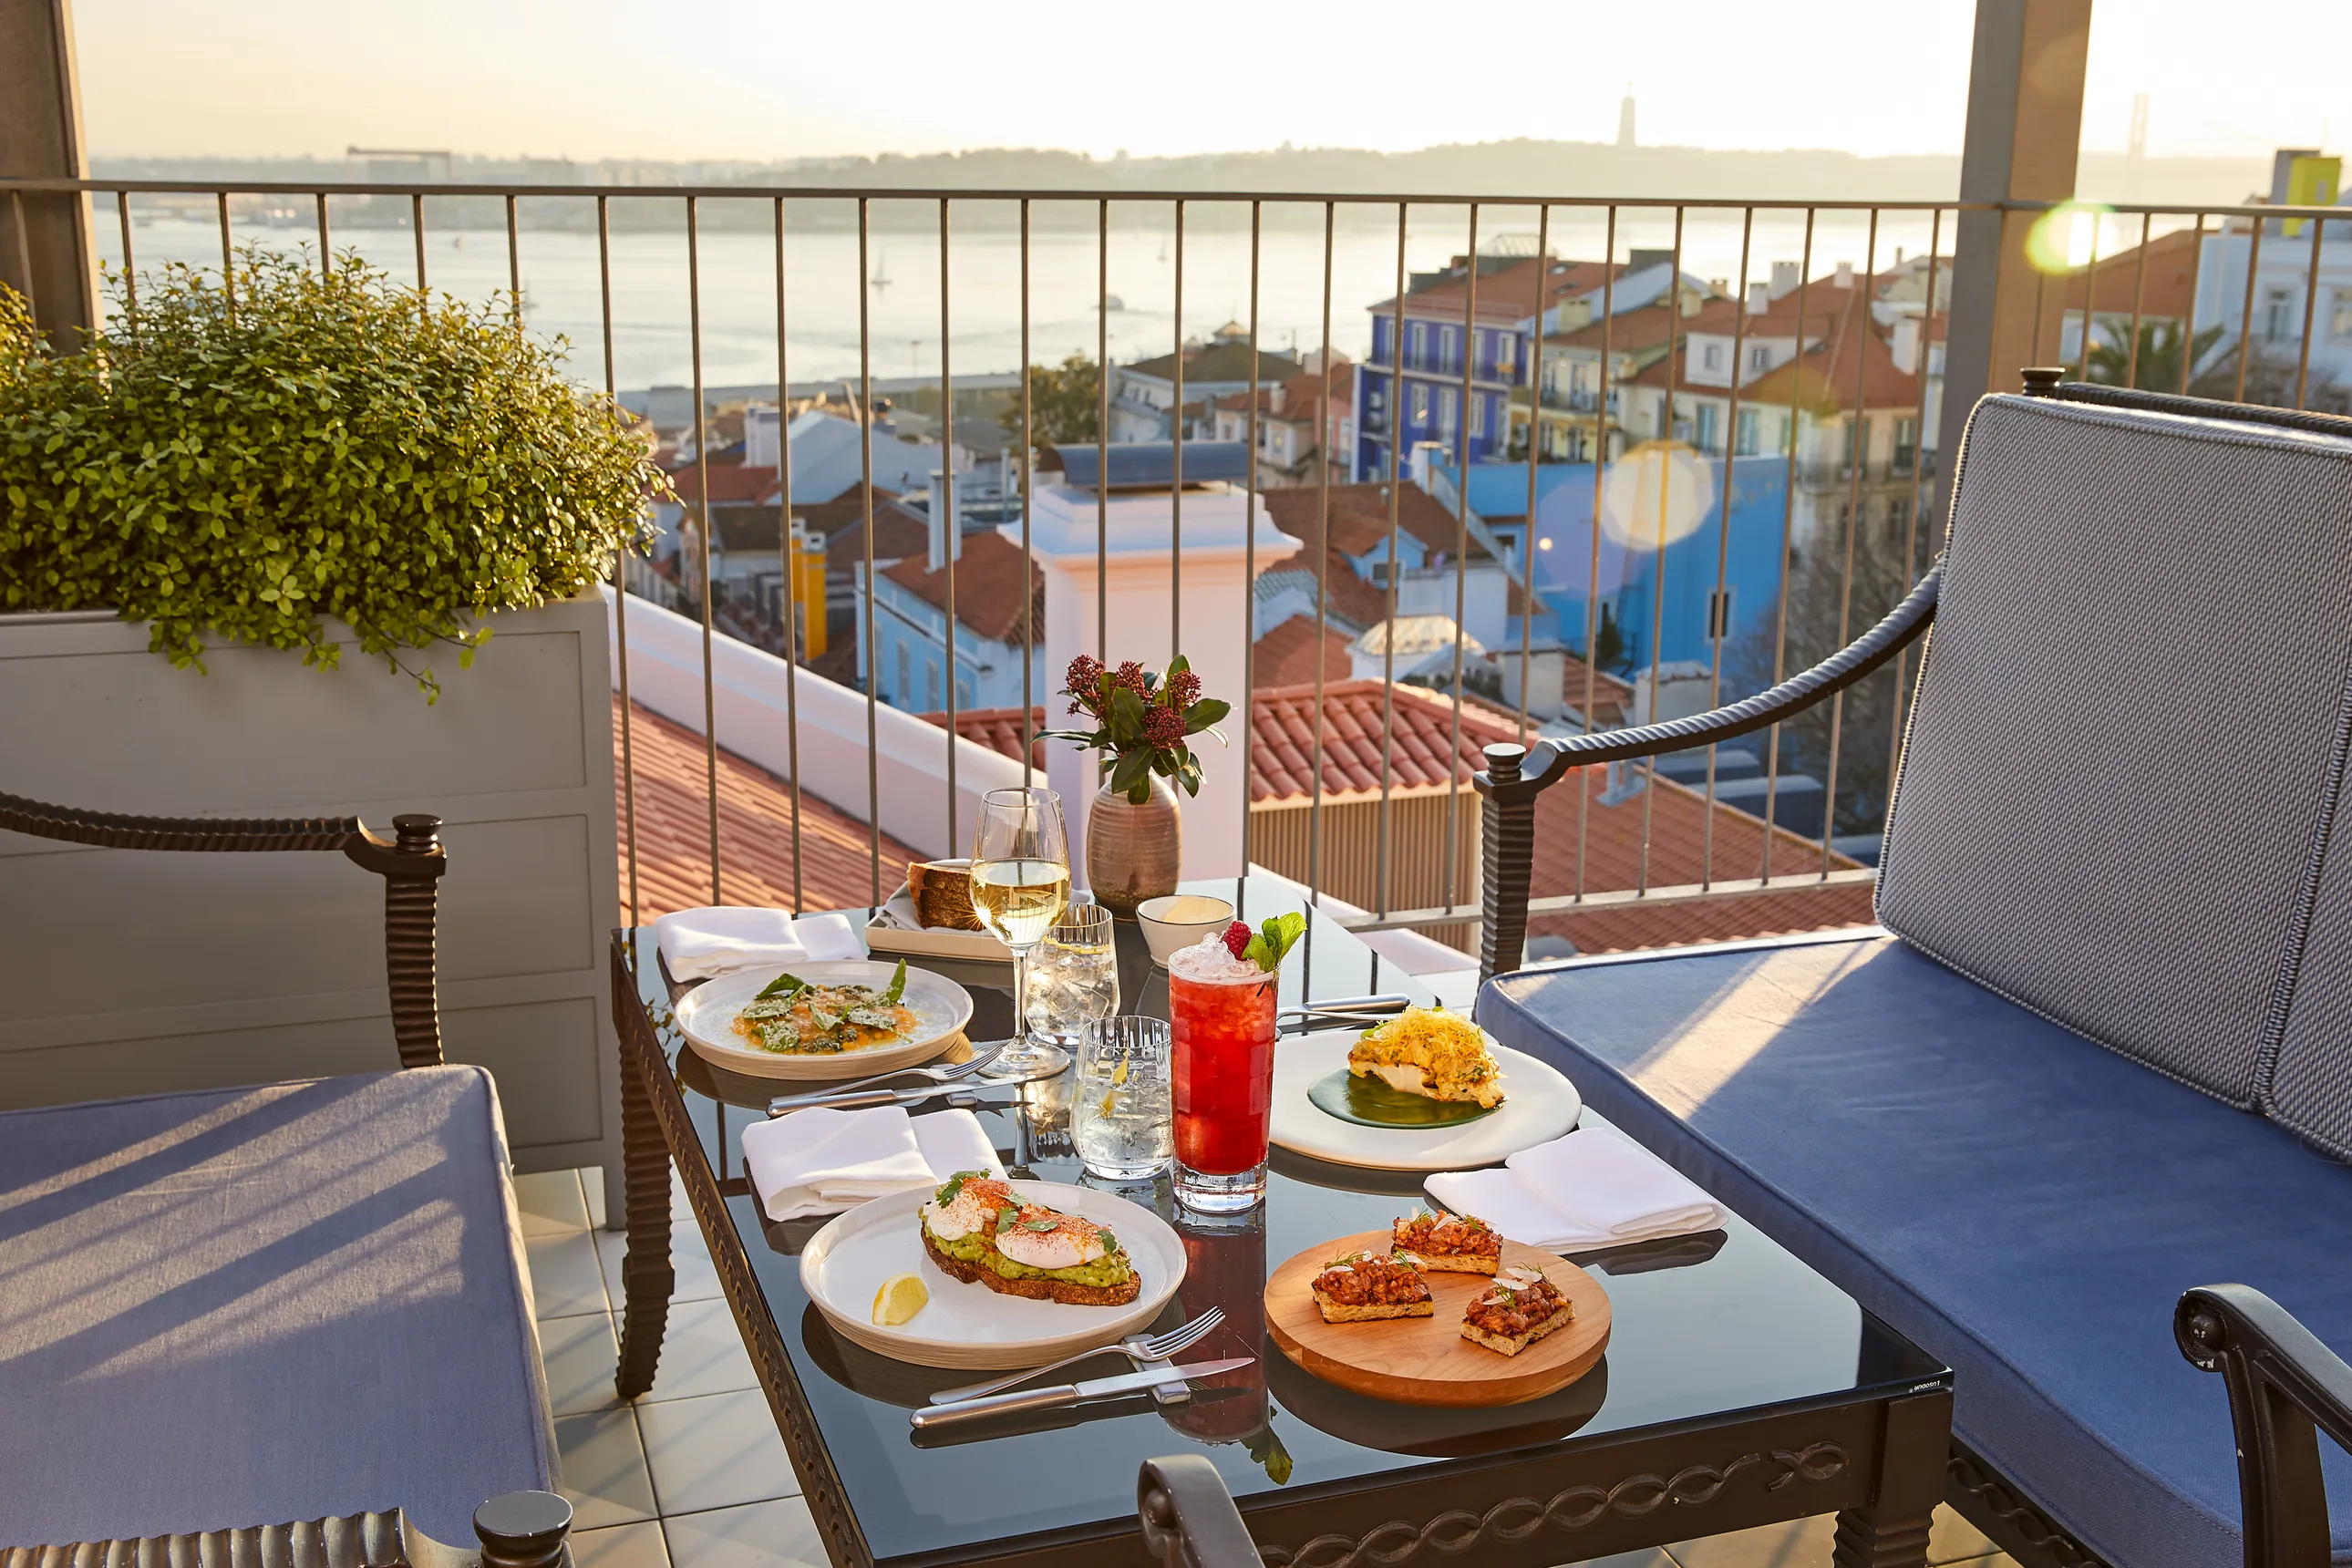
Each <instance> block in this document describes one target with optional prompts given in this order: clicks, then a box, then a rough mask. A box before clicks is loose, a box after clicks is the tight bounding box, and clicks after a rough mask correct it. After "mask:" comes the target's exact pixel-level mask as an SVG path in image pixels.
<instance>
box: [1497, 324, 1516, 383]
mask: <svg viewBox="0 0 2352 1568" xmlns="http://www.w3.org/2000/svg"><path fill="white" fill-rule="evenodd" d="M1518 355H1519V340H1518V339H1517V336H1515V335H1514V334H1512V333H1510V332H1496V334H1495V369H1496V371H1497V372H1499V373H1501V374H1506V375H1507V374H1510V369H1511V366H1512V365H1514V364H1516V363H1518Z"/></svg>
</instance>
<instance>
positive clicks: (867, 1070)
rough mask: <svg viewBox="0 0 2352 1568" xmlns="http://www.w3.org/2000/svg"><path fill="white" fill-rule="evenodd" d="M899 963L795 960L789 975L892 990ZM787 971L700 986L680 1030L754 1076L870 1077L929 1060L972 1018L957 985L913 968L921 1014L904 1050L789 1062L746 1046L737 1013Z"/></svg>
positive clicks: (683, 1001)
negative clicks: (737, 1028)
mask: <svg viewBox="0 0 2352 1568" xmlns="http://www.w3.org/2000/svg"><path fill="white" fill-rule="evenodd" d="M897 969H898V964H897V963H895V962H893V963H879V962H877V961H876V960H873V959H867V958H854V959H839V960H835V961H832V962H829V963H795V964H793V965H792V966H791V969H790V973H793V974H796V975H798V976H799V977H800V978H802V979H803V980H805V981H807V982H808V983H809V984H812V985H872V986H876V987H877V988H878V987H882V986H887V985H888V984H890V976H891V974H892V973H894V972H895V971H896V970H897ZM782 973H786V970H785V969H784V968H783V967H782V966H777V967H772V968H769V967H763V968H760V969H739V970H737V971H736V972H735V973H732V974H722V975H720V976H719V978H718V979H716V980H713V981H710V982H709V983H708V984H702V985H698V986H696V987H695V988H694V989H693V990H691V991H689V992H688V993H687V994H685V995H683V996H681V997H679V998H678V1002H677V1026H678V1028H679V1029H680V1030H681V1031H682V1032H683V1033H684V1034H685V1036H686V1039H687V1043H688V1045H690V1046H692V1047H694V1050H695V1054H696V1055H697V1056H699V1057H700V1058H702V1059H703V1060H705V1061H707V1062H709V1063H710V1064H711V1065H712V1066H714V1067H722V1068H726V1069H727V1070H728V1071H730V1072H738V1073H742V1074H744V1075H746V1076H748V1077H751V1078H774V1079H836V1078H864V1077H866V1076H867V1075H869V1074H873V1073H885V1072H895V1071H897V1070H898V1068H909V1067H913V1066H914V1065H915V1064H916V1063H917V1062H922V1061H929V1059H930V1058H933V1057H935V1056H937V1055H939V1054H940V1051H942V1050H944V1049H946V1048H947V1044H948V1042H949V1041H950V1040H951V1039H953V1038H954V1037H956V1034H957V1033H958V1031H960V1030H961V1029H962V1027H963V1026H964V1025H966V1024H967V1023H969V1022H971V992H969V991H966V990H965V989H964V988H963V987H962V986H961V985H958V984H956V983H955V982H954V981H952V980H949V979H945V978H943V977H941V976H940V975H937V974H933V973H931V972H930V971H929V970H927V969H917V968H916V967H915V966H914V965H912V964H908V966H907V992H906V995H905V996H904V997H903V998H902V1000H903V1001H904V1002H905V1003H906V1005H908V1006H909V1007H911V1008H913V1009H914V1010H915V1037H914V1038H912V1039H910V1040H908V1041H906V1042H904V1043H903V1044H900V1045H895V1046H890V1045H885V1046H870V1047H867V1048H866V1049H865V1050H862V1051H842V1052H840V1053H838V1054H837V1055H834V1056H823V1057H791V1056H783V1055H780V1054H779V1053H777V1052H774V1051H763V1050H759V1049H757V1048H755V1047H752V1046H751V1045H748V1044H746V1043H745V1041H744V1039H743V1037H742V1036H740V1035H739V1034H737V1033H736V1032H735V1016H736V1015H737V1014H739V1013H740V1012H742V1010H743V1008H744V1006H745V1005H746V1004H748V1003H750V1002H751V999H752V998H753V997H755V996H757V995H759V994H760V993H761V992H762V991H764V990H766V989H767V988H768V986H769V985H770V984H772V982H773V981H774V980H775V978H776V976H778V975H779V974H782Z"/></svg>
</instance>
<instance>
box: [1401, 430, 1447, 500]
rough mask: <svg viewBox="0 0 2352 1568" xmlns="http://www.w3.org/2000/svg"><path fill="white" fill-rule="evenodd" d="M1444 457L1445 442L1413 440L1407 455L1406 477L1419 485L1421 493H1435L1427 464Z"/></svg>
mask: <svg viewBox="0 0 2352 1568" xmlns="http://www.w3.org/2000/svg"><path fill="white" fill-rule="evenodd" d="M1444 457H1445V444H1444V442H1442V441H1416V442H1414V443H1413V444H1412V452H1411V453H1410V454H1408V456H1407V467H1406V477H1407V478H1409V479H1412V482H1413V483H1414V484H1416V485H1419V486H1420V487H1421V488H1422V490H1423V493H1425V494H1428V495H1435V494H1436V493H1437V491H1436V489H1435V488H1434V484H1433V480H1432V479H1431V478H1430V472H1429V466H1430V464H1431V463H1432V462H1433V461H1440V460H1443V459H1444Z"/></svg>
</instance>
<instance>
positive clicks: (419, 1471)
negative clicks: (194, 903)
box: [0, 795, 572, 1568]
mask: <svg viewBox="0 0 2352 1568" xmlns="http://www.w3.org/2000/svg"><path fill="white" fill-rule="evenodd" d="M440 826H441V824H440V819H439V818H438V817H436V816H399V817H395V818H394V822H393V828H394V832H393V836H392V837H383V836H382V835H379V834H376V833H373V832H371V831H369V830H368V829H367V828H366V827H365V826H363V825H362V824H361V822H360V821H359V820H358V819H357V818H355V817H339V818H309V819H283V820H272V819H250V820H216V819H208V818H161V817H139V816H117V815H112V814H107V813H98V812H82V811H75V810H71V809H68V808H64V807H59V806H54V805H44V804H41V803H39V802H37V801H30V800H26V799H22V798H20V797H17V796H14V795H0V829H5V830H7V831H11V832H15V833H20V834H26V835H30V836H32V837H40V838H47V839H56V840H61V841H65V842H68V843H74V844H84V845H91V846H98V847H110V848H121V849H141V850H165V851H183V852H190V851H194V852H212V851H239V852H258V851H316V852H334V853H340V854H342V855H344V856H345V857H347V858H350V859H351V860H352V861H354V862H355V863H357V864H358V865H360V866H362V867H364V868H367V869H368V870H370V871H373V872H374V873H376V874H377V875H378V876H381V877H382V878H383V879H384V934H385V970H386V979H387V981H388V983H389V991H390V999H391V1013H392V1024H393V1036H394V1043H395V1046H396V1049H397V1054H398V1058H399V1062H400V1069H401V1070H399V1071H398V1072H394V1073H385V1074H381V1075H371V1076H368V1077H364V1078H351V1079H322V1080H319V1081H318V1082H316V1083H310V1084H280V1085H268V1086H261V1087H258V1088H256V1089H246V1090H227V1091H206V1092H201V1093H192V1094H165V1095H154V1096H145V1097H141V1098H139V1099H135V1100H116V1101H106V1102H101V1103H98V1104H91V1105H81V1106H67V1107H52V1108H45V1109H39V1110H16V1111H9V1112H0V1194H5V1196H6V1200H7V1201H5V1202H0V1265H5V1272H6V1273H7V1274H8V1277H9V1278H10V1279H11V1281H12V1283H11V1294H10V1310H9V1311H8V1312H7V1313H6V1314H5V1317H0V1405H5V1406H6V1407H7V1408H8V1409H9V1411H10V1415H11V1421H10V1422H9V1423H8V1424H7V1430H8V1433H12V1434H15V1436H8V1435H5V1434H0V1473H6V1474H8V1475H9V1476H10V1478H11V1479H10V1483H9V1486H8V1487H7V1488H5V1489H0V1568H69V1565H70V1568H89V1565H90V1564H93V1563H103V1564H110V1565H112V1564H121V1565H123V1568H130V1565H131V1564H136V1563H186V1564H194V1565H197V1568H213V1565H215V1564H219V1565H220V1568H229V1565H231V1564H236V1563H280V1564H284V1565H286V1568H399V1565H403V1564H407V1565H413V1568H469V1565H470V1564H473V1563H484V1564H490V1565H493V1568H552V1565H553V1564H555V1563H559V1562H561V1561H562V1560H563V1558H564V1553H565V1541H566V1538H567V1536H568V1534H569V1531H570V1529H571V1522H572V1510H571V1506H570V1505H569V1504H568V1503H566V1502H565V1501H564V1500H563V1499H562V1497H560V1496H558V1495H556V1494H555V1493H554V1492H553V1491H552V1490H551V1489H550V1488H551V1487H552V1485H553V1484H554V1481H555V1463H554V1443H553V1436H552V1424H551V1418H550V1416H549V1414H548V1402H547V1394H546V1388H545V1384H544V1378H543V1374H542V1373H541V1370H540V1365H539V1359H538V1346H537V1340H536V1335H535V1332H534V1331H533V1329H532V1326H531V1322H530V1310H529V1304H530V1294H529V1285H528V1276H527V1275H526V1274H524V1273H523V1272H522V1263H521V1258H520V1236H519V1231H518V1227H517V1225H516V1221H515V1211H514V1204H513V1196H512V1189H511V1187H510V1186H509V1184H508V1179H507V1167H506V1160H505V1145H504V1135H503V1131H502V1129H501V1123H500V1120H499V1115H498V1104H497V1097H496V1091H495V1089H494V1087H493V1086H492V1085H491V1083H490V1081H489V1079H488V1074H486V1073H484V1072H482V1071H481V1070H480V1069H479V1068H466V1067H449V1066H446V1065H444V1063H443V1061H442V1056H441V1035H440V1024H439V1017H438V1011H437V1005H436V993H435V980H434V968H435V962H434V960H435V955H434V933H435V915H436V898H437V890H438V886H439V880H440V878H441V875H442V873H443V871H444V870H445V869H446V857H445V854H444V851H443V848H442V846H441V844H440V840H439V828H440ZM191 1194H193V1197H192V1196H191ZM93 1271H95V1273H96V1274H97V1275H100V1276H103V1277H104V1286H105V1288H104V1289H103V1290H100V1289H93V1279H92V1278H91V1276H92V1272H93ZM458 1285H462V1287H463V1289H451V1287H453V1286H458ZM518 1308H519V1309H520V1310H518ZM322 1317H323V1318H330V1319H336V1320H338V1321H335V1322H331V1323H329V1324H327V1325H326V1326H324V1327H321V1325H320V1322H319V1320H320V1318H322ZM159 1345H161V1346H162V1347H163V1348H161V1349H160V1350H158V1349H157V1348H156V1347H157V1346H159ZM126 1357H128V1358H129V1360H130V1361H131V1363H133V1364H131V1366H130V1367H129V1368H128V1369H127V1370H118V1369H121V1368H122V1366H123V1363H124V1361H125V1358H126ZM436 1363H446V1364H436ZM467 1384H473V1385H474V1386H471V1387H468V1386H467ZM93 1390H95V1392H92V1391H93ZM428 1434H429V1438H427V1440H425V1441H419V1439H420V1437H426V1435H428ZM469 1456H470V1458H469ZM469 1464H475V1465H479V1466H480V1467H481V1468H480V1469H478V1471H477V1472H476V1474H477V1478H478V1479H476V1481H475V1482H474V1483H473V1485H472V1487H471V1489H470V1496H468V1495H467V1494H468V1482H467V1479H466V1476H465V1474H464V1469H465V1467H467V1465H469ZM411 1477H415V1478H416V1479H415V1480H414V1481H413V1482H412V1480H411V1479H409V1478H411ZM518 1481H520V1482H522V1483H524V1484H523V1485H521V1486H520V1488H515V1487H514V1483H515V1482H518ZM500 1483H504V1484H500ZM411 1484H414V1485H415V1486H416V1487H417V1489H420V1490H423V1491H427V1492H432V1493H434V1494H436V1495H435V1496H434V1497H433V1498H432V1499H431V1500H430V1501H429V1502H421V1501H420V1500H418V1499H415V1498H413V1497H409V1496H404V1495H394V1496H384V1495H383V1492H384V1491H385V1490H387V1489H394V1490H396V1489H404V1488H406V1487H408V1486H410V1485H411ZM510 1488H512V1489H510ZM491 1492H496V1493H497V1495H495V1496H490V1497H489V1499H488V1501H481V1499H483V1498H484V1497H485V1496H486V1495H488V1493H491ZM354 1493H363V1494H366V1495H365V1497H364V1500H363V1501H362V1499H360V1498H356V1497H355V1496H354ZM375 1502H389V1503H393V1504H394V1505H396V1506H394V1507H393V1508H391V1509H389V1510H383V1511H368V1510H365V1508H364V1503H375ZM477 1503H478V1505H479V1506H478V1507H476V1506H474V1505H475V1504H477ZM355 1504H357V1505H360V1506H361V1507H362V1510H361V1511H350V1510H352V1508H353V1507H354V1506H355ZM420 1508H421V1509H423V1510H425V1511H424V1513H423V1514H422V1516H420V1514H419V1512H418V1510H420ZM239 1509H250V1510H255V1511H254V1512H245V1513H242V1514H240V1513H238V1512H237V1511H236V1510H239ZM260 1510H268V1511H260ZM404 1510H405V1511H404ZM256 1512H258V1516H259V1518H260V1519H263V1520H268V1519H278V1520H283V1519H284V1518H285V1517H286V1516H287V1514H289V1513H299V1514H300V1515H302V1518H301V1520H300V1521H298V1522H291V1523H286V1522H273V1523H262V1522H257V1521H256ZM322 1514H323V1517H321V1515H322ZM468 1516H470V1517H468ZM89 1522H95V1523H97V1525H98V1527H99V1528H100V1529H113V1530H116V1531H118V1533H117V1534H115V1535H114V1536H113V1537H112V1538H111V1539H104V1540H94V1539H84V1540H80V1541H77V1542H73V1543H71V1544H56V1545H46V1546H45V1545H36V1544H16V1545H11V1544H9V1542H10V1540H11V1538H12V1537H14V1538H16V1539H17V1540H19V1541H21V1540H23V1539H24V1537H25V1535H26V1533H29V1534H30V1537H31V1540H33V1541H35V1542H37V1541H40V1540H42V1539H44V1538H47V1539H51V1540H55V1539H57V1538H58V1536H59V1535H60V1534H62V1533H64V1532H66V1531H80V1530H83V1529H86V1528H87V1525H88V1524H89ZM467 1523H470V1525H471V1528H472V1530H473V1532H474V1534H475V1535H476V1536H477V1538H478V1540H479V1542H480V1549H479V1552H475V1551H474V1550H472V1549H467V1548H459V1547H456V1546H452V1545H448V1544H445V1542H444V1540H443V1539H436V1537H435V1535H434V1534H428V1533H427V1532H426V1530H425V1524H430V1525H431V1526H432V1528H433V1529H434V1531H437V1532H438V1533H439V1535H440V1536H442V1537H443V1538H445V1539H454V1538H456V1536H457V1531H460V1530H462V1529H464V1528H465V1527H466V1525H467Z"/></svg>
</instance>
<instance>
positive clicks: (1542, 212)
mask: <svg viewBox="0 0 2352 1568" xmlns="http://www.w3.org/2000/svg"><path fill="white" fill-rule="evenodd" d="M1550 286H1551V204H1550V203H1549V202H1545V203H1542V204H1540V205H1538V207H1537V208H1536V309H1535V322H1536V324H1535V331H1533V332H1532V333H1530V334H1529V338H1530V342H1528V353H1527V360H1526V363H1525V364H1524V366H1523V367H1522V368H1523V369H1524V371H1525V373H1526V375H1527V378H1528V526H1527V531H1526V533H1525V534H1524V535H1523V536H1522V537H1521V539H1520V542H1519V713H1518V737H1519V743H1520V744H1521V745H1525V744H1526V743H1527V740H1528V678H1529V672H1530V670H1532V669H1533V668H1534V666H1533V663H1532V658H1533V656H1532V654H1531V653H1530V651H1529V649H1530V647H1531V645H1532V644H1533V643H1534V641H1535V630H1536V460H1537V457H1538V453H1539V452H1540V450H1541V448H1542V446H1543V442H1542V436H1543V341H1544V295H1545V293H1546V291H1547V290H1548V289H1549V288H1550ZM1505 415H1506V417H1507V416H1508V410H1506V411H1505ZM1503 440H1504V445H1505V447H1506V448H1507V447H1508V446H1509V442H1510V437H1509V435H1508V433H1507V432H1506V434H1505V436H1504V437H1503ZM1466 478H1467V476H1466V475H1465V479H1466ZM1503 592H1504V593H1505V594H1508V593H1509V592H1510V589H1509V588H1508V587H1507V586H1506V587H1505V588H1504V590H1503ZM1503 619H1504V623H1505V624H1506V625H1508V624H1509V621H1510V616H1508V615H1506V616H1504V617H1503Z"/></svg>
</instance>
